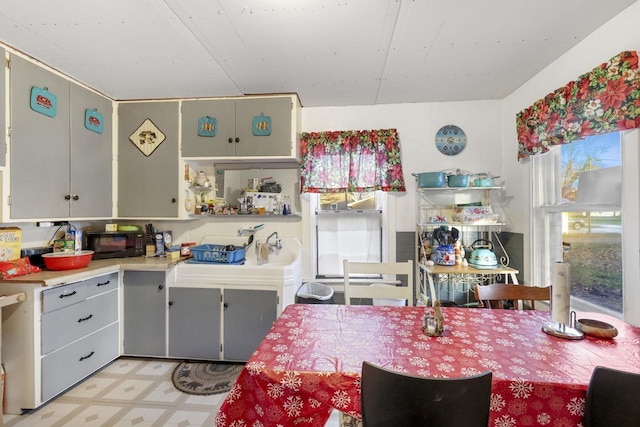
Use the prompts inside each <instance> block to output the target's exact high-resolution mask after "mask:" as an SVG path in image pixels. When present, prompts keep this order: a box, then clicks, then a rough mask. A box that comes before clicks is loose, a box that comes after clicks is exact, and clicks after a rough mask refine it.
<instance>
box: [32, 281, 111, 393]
mask: <svg viewBox="0 0 640 427" xmlns="http://www.w3.org/2000/svg"><path fill="white" fill-rule="evenodd" d="M98 285H100V286H98ZM118 299H119V294H118V273H112V274H110V275H105V276H99V277H95V278H91V279H87V280H84V281H81V282H76V283H71V284H68V285H63V286H58V287H55V288H53V289H50V290H44V291H43V292H42V315H41V322H40V323H41V331H40V354H41V355H42V359H41V367H42V390H41V393H42V394H41V400H42V401H43V402H44V401H47V400H49V399H51V398H52V397H54V396H56V395H58V394H59V393H61V392H62V391H64V390H65V389H66V388H68V387H70V386H72V385H73V384H75V383H77V382H78V381H80V380H82V379H84V378H85V377H86V376H88V375H89V374H91V373H92V372H94V371H96V370H98V369H100V368H101V367H103V366H104V365H106V364H107V363H109V362H111V361H112V360H114V359H116V358H118V356H119V352H120V345H119V328H120V326H119V322H118Z"/></svg>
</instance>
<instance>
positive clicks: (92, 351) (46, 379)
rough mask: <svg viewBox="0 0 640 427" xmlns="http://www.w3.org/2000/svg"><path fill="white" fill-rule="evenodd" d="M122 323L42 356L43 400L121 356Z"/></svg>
mask: <svg viewBox="0 0 640 427" xmlns="http://www.w3.org/2000/svg"><path fill="white" fill-rule="evenodd" d="M118 329H119V325H118V323H114V324H113V325H111V326H108V327H106V328H104V329H101V330H100V331H98V332H96V333H94V334H91V335H89V336H88V337H86V338H84V339H82V340H80V341H77V342H75V343H73V344H72V345H70V346H67V347H64V348H62V349H60V350H59V351H56V352H53V353H51V354H49V355H47V356H45V357H44V358H43V359H42V401H43V402H44V401H47V400H49V399H51V398H52V397H54V396H55V395H57V394H59V393H60V392H62V391H64V390H65V389H67V388H68V387H69V386H72V385H73V384H75V383H77V382H78V381H80V380H82V379H84V378H85V377H86V376H88V375H89V374H91V373H92V372H94V371H96V370H97V369H99V368H101V367H103V366H104V365H106V364H107V363H109V362H111V361H112V360H115V359H116V358H117V357H118Z"/></svg>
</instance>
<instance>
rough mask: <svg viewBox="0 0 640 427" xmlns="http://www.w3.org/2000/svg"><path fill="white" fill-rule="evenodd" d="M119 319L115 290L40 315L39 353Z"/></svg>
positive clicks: (116, 292)
mask: <svg viewBox="0 0 640 427" xmlns="http://www.w3.org/2000/svg"><path fill="white" fill-rule="evenodd" d="M117 320H118V291H117V290H113V291H111V292H108V293H106V294H102V295H98V296H96V297H93V298H89V299H86V300H84V301H82V302H79V303H77V304H74V305H71V306H68V307H65V308H63V309H60V310H56V311H53V312H50V313H45V314H43V315H42V338H41V339H42V350H41V352H42V354H43V355H44V354H48V353H50V352H52V351H54V350H56V349H58V348H60V347H64V346H65V345H67V344H69V343H72V342H73V341H75V340H77V339H80V338H82V337H83V336H85V335H88V334H90V333H92V332H94V331H97V330H98V329H100V328H103V327H105V326H107V325H109V324H110V323H113V322H116V321H117Z"/></svg>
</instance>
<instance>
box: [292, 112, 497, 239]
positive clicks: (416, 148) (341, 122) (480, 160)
mask: <svg viewBox="0 0 640 427" xmlns="http://www.w3.org/2000/svg"><path fill="white" fill-rule="evenodd" d="M500 104H501V103H500V101H474V102H446V103H416V104H390V105H375V106H352V107H318V108H303V109H302V130H303V131H305V132H319V131H333V130H367V129H387V128H396V129H398V135H399V137H400V151H401V155H402V167H403V171H404V178H405V184H406V187H407V192H406V193H405V194H398V193H389V194H392V198H394V199H395V202H396V203H395V212H394V213H393V215H392V216H394V217H395V218H396V221H395V226H394V224H391V228H392V230H391V232H396V231H414V230H415V212H416V208H415V200H416V199H415V189H416V185H415V184H416V183H415V178H414V177H413V176H411V174H412V173H420V172H429V171H439V170H442V169H451V168H460V169H464V170H469V171H471V172H492V173H494V174H496V175H500V174H501V173H502V156H501V153H500V152H499V150H496V147H499V146H500V145H499V141H500ZM449 124H452V125H457V126H459V127H461V128H462V130H464V132H465V133H466V135H467V138H468V141H469V142H468V143H467V146H466V148H465V149H464V150H463V151H462V152H461V153H460V154H457V155H455V156H446V155H444V154H441V153H440V152H439V151H438V150H437V149H436V146H435V142H434V138H435V134H436V132H437V131H438V129H440V128H441V127H442V126H445V125H449ZM391 206H392V207H393V203H392V204H391Z"/></svg>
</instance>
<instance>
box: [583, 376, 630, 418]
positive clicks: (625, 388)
mask: <svg viewBox="0 0 640 427" xmlns="http://www.w3.org/2000/svg"><path fill="white" fill-rule="evenodd" d="M639 393H640V374H634V373H631V372H624V371H618V370H616V369H611V368H605V367H603V366H597V367H596V368H595V369H594V370H593V374H591V380H590V381H589V387H588V388H587V401H586V403H585V406H584V426H585V427H638V426H640V394H639Z"/></svg>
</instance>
